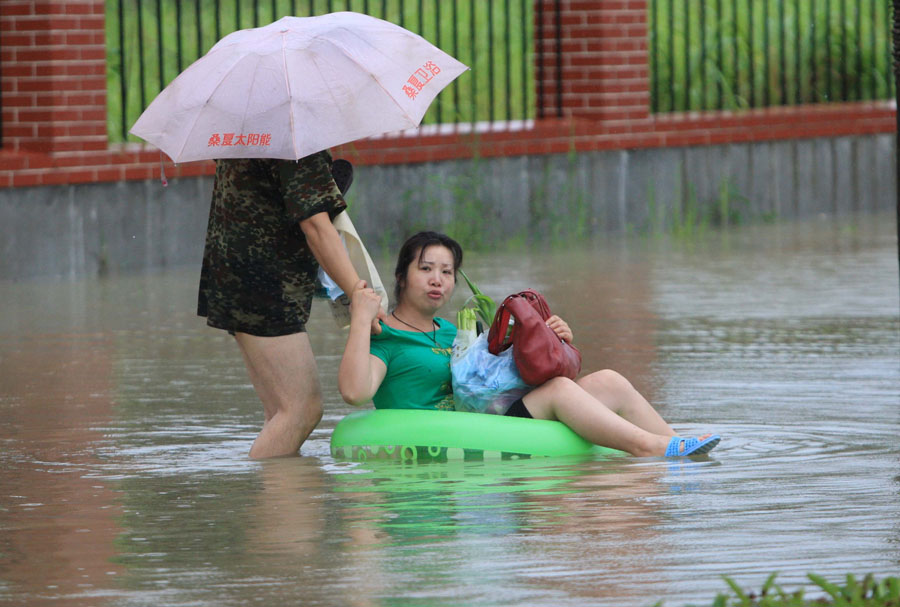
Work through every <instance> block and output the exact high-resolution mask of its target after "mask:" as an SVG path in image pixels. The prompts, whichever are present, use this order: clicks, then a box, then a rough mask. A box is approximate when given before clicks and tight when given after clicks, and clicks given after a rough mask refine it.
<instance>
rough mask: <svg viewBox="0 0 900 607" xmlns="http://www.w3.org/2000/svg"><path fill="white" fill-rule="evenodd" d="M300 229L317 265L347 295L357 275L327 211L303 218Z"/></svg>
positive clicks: (352, 287) (351, 291)
mask: <svg viewBox="0 0 900 607" xmlns="http://www.w3.org/2000/svg"><path fill="white" fill-rule="evenodd" d="M300 229H301V230H303V234H304V236H306V242H307V243H308V244H309V248H310V250H312V253H313V255H315V256H316V260H317V261H318V262H319V265H321V266H322V268H323V269H324V270H325V273H326V274H328V275H329V276H330V277H331V279H332V280H334V282H336V283H337V284H338V286H339V287H340V288H341V290H342V291H343V292H344V293H346V294H347V296H348V297H349V296H350V295H351V294H352V293H353V289H354V287H356V283H358V282H359V275H358V274H357V273H356V269H355V268H354V267H353V264H352V263H350V257H349V256H348V255H347V248H346V247H345V246H344V243H343V241H341V236H340V234H338V232H337V230H335V229H334V225H332V223H331V218H330V217H329V216H328V213H324V212H323V213H316V214H315V215H313V216H312V217H309V218H308V219H304V220H303V221H301V222H300Z"/></svg>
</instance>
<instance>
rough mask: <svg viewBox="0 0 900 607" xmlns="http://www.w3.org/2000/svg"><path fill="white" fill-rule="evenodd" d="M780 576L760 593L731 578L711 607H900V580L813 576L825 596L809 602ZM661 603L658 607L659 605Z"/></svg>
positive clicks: (772, 579)
mask: <svg viewBox="0 0 900 607" xmlns="http://www.w3.org/2000/svg"><path fill="white" fill-rule="evenodd" d="M776 576H777V573H772V574H771V575H770V576H769V577H768V578H766V581H765V582H764V583H763V585H762V588H761V589H760V591H759V592H758V593H757V592H750V591H746V590H744V589H743V588H741V587H740V585H739V584H738V583H737V582H735V581H734V580H733V579H732V578H730V577H727V576H726V577H725V578H724V580H725V583H726V584H727V585H728V587H729V588H730V589H731V594H719V595H718V596H716V598H715V599H714V600H713V602H712V607H818V606H822V607H900V578H898V577H886V578H884V579H882V580H876V579H875V576H874V575H872V574H871V573H870V574H868V575H866V576H865V577H864V578H863V579H862V581H859V580H857V578H856V577H855V576H854V575H853V574H847V576H846V581H845V584H844V585H843V586H841V585H838V584H835V583H832V582H829V581H828V580H826V579H825V578H824V577H822V576H820V575H817V574H814V573H810V574H808V576H807V577H809V579H810V580H811V581H812V582H813V583H814V584H815V585H816V586H818V587H819V588H821V589H822V590H823V591H824V592H825V594H826V596H824V597H821V598H808V597H807V596H806V594H805V593H804V591H803V589H798V590H795V591H793V592H787V591H785V590H784V589H783V588H782V587H781V586H779V585H778V584H776V583H775V578H776ZM660 604H661V603H658V604H657V605H660Z"/></svg>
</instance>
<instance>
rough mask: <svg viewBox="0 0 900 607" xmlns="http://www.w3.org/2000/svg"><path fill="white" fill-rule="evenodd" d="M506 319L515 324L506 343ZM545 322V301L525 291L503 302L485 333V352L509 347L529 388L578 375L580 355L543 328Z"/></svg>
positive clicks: (547, 309)
mask: <svg viewBox="0 0 900 607" xmlns="http://www.w3.org/2000/svg"><path fill="white" fill-rule="evenodd" d="M510 316H512V317H513V318H514V319H515V323H514V324H513V329H512V333H511V334H510V335H509V339H507V332H508V327H509V318H510ZM548 318H550V306H548V305H547V300H545V299H544V296H543V295H541V294H540V293H538V292H537V291H534V290H532V289H527V290H525V291H522V292H521V293H515V294H513V295H510V296H509V297H507V298H506V299H504V300H503V303H502V304H500V306H499V307H498V308H497V313H496V314H495V315H494V322H493V323H491V330H490V332H489V333H488V351H489V352H490V353H491V354H499V353H500V352H502V351H503V350H505V349H507V348H508V347H510V346H512V348H513V359H514V360H515V361H516V367H517V368H518V369H519V374H520V375H521V376H522V381H524V382H525V383H526V384H528V385H530V386H539V385H541V384H543V383H544V382H545V381H547V380H548V379H551V378H553V377H559V376H562V377H568V378H569V379H575V377H576V376H577V375H578V373H579V372H580V371H581V352H579V351H578V349H577V348H575V347H574V346H573V345H571V344H568V343H566V342H564V341H563V340H561V339H560V338H559V336H558V335H557V334H556V333H555V332H554V331H553V329H551V328H550V327H548V326H547V323H546V322H545V321H546V320H547V319H548Z"/></svg>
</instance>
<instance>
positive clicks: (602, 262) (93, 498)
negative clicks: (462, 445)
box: [0, 217, 900, 607]
mask: <svg viewBox="0 0 900 607" xmlns="http://www.w3.org/2000/svg"><path fill="white" fill-rule="evenodd" d="M896 264H897V261H896V236H895V234H894V232H893V229H892V218H885V217H876V218H868V219H863V220H860V221H858V222H856V223H850V222H848V221H842V222H837V221H819V222H815V223H812V224H803V225H787V226H768V227H758V228H745V229H741V230H736V231H732V232H728V233H724V234H723V233H716V234H709V235H706V236H704V237H703V238H701V239H700V240H699V241H698V242H695V243H692V244H690V245H689V244H686V243H683V242H677V241H676V242H673V241H667V240H650V241H647V240H638V239H633V240H632V239H613V240H610V241H608V242H602V243H596V244H593V245H590V246H584V247H578V248H575V249H572V250H565V251H550V252H541V253H527V254H501V253H491V254H477V253H473V254H471V255H470V256H469V258H468V259H467V264H466V265H467V269H468V270H469V273H470V275H472V276H473V277H475V278H476V279H477V280H478V282H479V284H480V286H481V287H482V288H483V289H485V290H486V291H487V292H489V293H490V294H492V295H494V296H496V297H500V296H502V295H504V294H506V293H508V292H510V291H513V290H515V289H518V288H520V287H525V286H532V287H535V288H538V289H539V290H541V291H543V292H544V293H545V294H546V295H547V297H548V300H549V301H550V303H551V305H552V306H553V308H554V311H555V312H558V313H560V314H561V315H562V316H564V317H566V318H567V319H568V320H569V321H570V323H571V324H572V326H573V328H574V329H575V333H576V341H577V342H578V344H579V345H580V346H581V349H582V351H583V354H584V361H585V368H586V369H595V368H600V367H613V368H616V369H618V370H620V371H622V372H623V373H624V374H625V375H627V376H629V377H630V378H632V379H633V381H634V383H635V384H636V385H637V386H638V387H639V389H641V390H642V391H643V392H644V393H645V394H647V395H648V396H649V397H650V399H651V401H653V402H654V403H655V404H656V405H657V406H658V407H659V409H660V410H661V411H662V412H663V414H664V416H665V417H666V418H668V419H669V420H671V421H672V422H673V423H674V425H675V426H676V428H678V429H680V430H683V431H685V432H696V431H699V430H705V429H714V430H715V431H717V432H719V433H721V434H723V435H724V436H725V437H726V438H725V440H724V441H723V443H722V444H721V445H720V447H719V448H718V449H716V451H714V452H713V454H712V455H711V457H709V458H707V459H704V460H698V461H666V460H662V459H636V458H630V457H623V458H615V459H604V458H591V457H588V458H584V457H580V458H552V459H539V458H536V459H531V460H514V461H504V462H450V463H445V464H425V465H422V464H419V465H404V464H400V463H397V462H370V463H366V464H357V463H345V462H335V461H334V460H332V459H331V457H330V455H329V447H328V440H329V437H330V433H331V429H332V428H333V427H334V425H335V424H336V423H337V421H338V420H339V419H340V418H341V416H342V415H344V414H345V413H347V412H348V411H349V409H348V408H347V407H346V406H344V405H343V404H342V403H341V402H340V399H339V397H338V396H337V394H336V392H335V391H334V390H333V389H332V390H327V391H326V413H325V418H324V420H323V423H322V424H321V426H320V427H319V428H318V429H317V430H316V431H315V432H314V433H313V435H312V437H311V439H310V441H309V442H308V443H307V444H306V445H305V446H304V448H303V450H302V456H301V457H300V458H290V459H281V460H274V461H267V462H253V461H250V460H248V459H247V457H246V454H247V451H248V450H249V446H250V443H251V442H252V440H253V438H254V437H255V434H256V432H257V431H258V428H259V425H260V423H261V419H260V418H261V408H260V407H259V406H258V404H257V403H256V397H255V394H254V392H253V389H252V387H251V386H250V384H249V381H248V380H247V378H246V376H245V373H244V369H243V366H242V363H241V360H240V356H239V354H238V352H237V348H236V347H235V345H234V344H233V343H232V340H231V338H229V337H228V336H227V335H223V334H221V333H220V332H217V331H214V330H211V329H207V328H206V327H205V326H204V325H203V324H202V322H201V321H200V320H198V319H196V318H195V317H194V316H193V308H194V297H195V290H196V271H195V270H194V269H190V270H187V271H176V272H167V273H165V274H156V275H147V276H139V277H119V278H114V279H108V280H104V281H85V282H81V283H77V284H59V283H25V284H8V283H7V284H2V285H0V293H2V300H3V303H4V314H3V315H2V318H0V335H2V337H3V339H2V341H0V441H2V446H3V449H2V452H0V467H2V470H0V602H9V603H11V604H26V603H27V604H51V605H104V604H110V605H125V604H165V605H244V604H250V603H256V602H260V603H264V604H272V603H275V604H277V603H279V602H283V603H288V604H298V603H299V604H321V605H378V606H380V605H384V606H390V605H417V604H421V605H438V606H443V605H446V606H449V605H472V604H483V605H511V604H517V605H518V604H528V605H569V604H571V605H575V604H584V603H588V604H596V605H617V606H621V605H626V606H629V605H634V606H644V605H650V604H652V603H655V602H656V601H658V600H661V599H664V600H665V601H666V604H667V605H674V606H679V607H680V606H681V605H684V604H686V603H689V602H696V603H703V602H706V603H707V604H708V603H709V601H710V600H711V599H712V597H713V596H714V595H715V594H716V593H717V592H720V591H722V590H724V588H725V587H724V584H723V582H722V581H721V578H720V576H721V575H725V574H727V575H731V576H733V577H735V578H737V580H738V581H739V582H740V583H742V584H745V585H748V586H749V585H757V586H758V585H759V584H760V583H761V582H762V581H763V580H764V578H765V577H766V576H767V575H768V574H769V573H771V572H773V571H779V572H780V576H779V580H780V582H781V583H782V584H783V585H784V586H786V587H789V588H790V587H796V586H797V585H799V584H803V583H804V582H805V577H804V576H805V574H806V573H807V572H808V571H815V572H818V573H822V574H824V575H826V577H829V578H830V579H833V580H839V579H841V578H842V576H843V575H844V574H845V573H848V572H853V573H857V574H864V573H867V572H870V571H871V572H874V573H876V574H879V575H886V574H895V573H896V571H897V568H898V563H900V546H898V542H897V538H898V536H897V529H898V527H900V502H898V500H897V494H898V491H900V470H898V468H900V465H898V462H900V460H898V455H900V447H898V445H897V436H898V430H900V407H898V404H900V322H898V308H900V302H898V292H900V288H898V281H897V265H896ZM390 265H391V260H385V261H384V263H383V264H382V268H383V269H384V270H385V271H386V270H387V269H388V268H390ZM386 273H387V272H386ZM462 295H463V294H462V292H460V293H458V294H457V300H458V301H461V300H462ZM314 315H315V316H316V318H315V321H318V323H317V324H316V323H315V321H314V325H313V326H316V327H319V330H318V331H316V332H314V333H313V334H312V335H311V338H312V340H313V346H314V349H315V351H316V352H317V355H318V360H319V363H320V372H321V373H320V374H321V377H322V382H323V385H325V386H334V385H335V375H336V373H337V364H338V357H339V355H340V350H341V347H342V342H343V335H342V334H341V333H340V332H338V331H337V330H334V329H332V325H331V324H330V323H331V321H330V319H329V318H328V312H327V309H326V308H325V307H324V306H320V307H317V308H316V310H315V311H314Z"/></svg>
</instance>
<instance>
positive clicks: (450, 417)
mask: <svg viewBox="0 0 900 607" xmlns="http://www.w3.org/2000/svg"><path fill="white" fill-rule="evenodd" d="M588 453H606V454H620V453H621V452H620V451H616V450H614V449H609V448H606V447H599V446H597V445H594V444H592V443H590V442H589V441H586V440H585V439H583V438H581V437H580V436H578V435H577V434H575V432H573V431H572V430H571V429H570V428H569V427H568V426H566V425H565V424H563V423H561V422H556V421H547V420H540V419H524V418H521V417H505V416H502V415H486V414H482V413H463V412H460V411H425V410H415V409H375V410H368V411H357V412H355V413H351V414H349V415H347V416H346V417H344V419H342V420H341V421H340V422H338V424H337V426H335V428H334V433H333V434H332V435H331V455H332V456H333V457H335V458H336V459H341V460H356V461H365V460H368V459H373V458H376V459H400V460H404V461H412V460H429V461H446V460H455V459H508V458H515V457H523V456H526V457H527V456H559V455H580V454H588Z"/></svg>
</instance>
